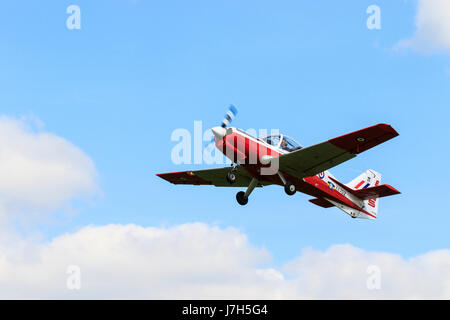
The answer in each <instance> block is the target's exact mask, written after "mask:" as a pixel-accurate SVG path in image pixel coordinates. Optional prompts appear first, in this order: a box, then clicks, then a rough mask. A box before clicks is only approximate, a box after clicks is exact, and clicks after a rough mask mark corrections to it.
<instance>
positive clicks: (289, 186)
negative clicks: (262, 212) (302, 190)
mask: <svg viewBox="0 0 450 320" xmlns="http://www.w3.org/2000/svg"><path fill="white" fill-rule="evenodd" d="M278 176H279V177H280V180H281V182H283V184H284V192H286V193H287V195H288V196H292V195H294V194H295V193H296V192H297V186H296V185H295V183H293V182H292V181H286V179H285V178H284V176H283V174H282V173H281V172H280V171H278Z"/></svg>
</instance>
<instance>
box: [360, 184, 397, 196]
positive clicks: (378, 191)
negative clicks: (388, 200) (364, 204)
mask: <svg viewBox="0 0 450 320" xmlns="http://www.w3.org/2000/svg"><path fill="white" fill-rule="evenodd" d="M353 194H354V195H355V196H357V197H358V198H360V199H363V200H368V199H375V198H382V197H388V196H393V195H396V194H400V191H398V190H397V189H395V188H394V187H391V186H390V185H388V184H382V185H381V186H377V187H371V188H366V189H360V190H356V191H353Z"/></svg>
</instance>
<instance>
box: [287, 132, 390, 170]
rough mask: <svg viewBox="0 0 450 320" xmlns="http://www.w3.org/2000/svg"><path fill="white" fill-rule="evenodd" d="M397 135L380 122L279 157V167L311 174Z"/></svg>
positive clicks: (348, 158) (326, 168) (335, 164)
mask: <svg viewBox="0 0 450 320" xmlns="http://www.w3.org/2000/svg"><path fill="white" fill-rule="evenodd" d="M396 136H398V133H397V131H395V130H394V128H392V127H391V126H390V125H387V124H384V123H381V124H377V125H375V126H372V127H369V128H366V129H362V130H358V131H355V132H352V133H349V134H346V135H343V136H340V137H337V138H334V139H331V140H328V141H325V142H322V143H319V144H316V145H313V146H310V147H307V148H303V149H300V150H298V151H294V152H292V153H288V154H284V155H282V156H280V157H279V168H280V170H281V171H283V172H286V173H288V174H290V175H292V176H294V177H297V178H305V177H309V176H313V175H315V174H318V173H319V172H322V171H324V170H328V169H330V168H332V167H334V166H337V165H338V164H340V163H342V162H345V161H347V160H350V159H352V158H354V157H356V155H357V154H359V153H361V152H364V151H366V150H368V149H370V148H373V147H375V146H377V145H379V144H380V143H383V142H385V141H387V140H390V139H392V138H394V137H396Z"/></svg>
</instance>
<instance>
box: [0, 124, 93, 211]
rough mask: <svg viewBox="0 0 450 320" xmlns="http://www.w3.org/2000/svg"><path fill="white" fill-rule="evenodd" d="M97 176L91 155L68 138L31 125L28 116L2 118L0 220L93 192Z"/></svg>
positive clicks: (0, 130)
mask: <svg viewBox="0 0 450 320" xmlns="http://www.w3.org/2000/svg"><path fill="white" fill-rule="evenodd" d="M40 126H42V125H40ZM95 176H96V170H95V167H94V164H93V162H92V161H91V159H90V158H89V157H88V156H87V155H85V154H84V153H83V152H82V151H81V150H80V149H79V148H77V147H76V146H74V145H73V144H71V143H70V142H68V141H66V140H64V139H63V138H61V137H58V136H56V135H54V134H51V133H47V132H43V131H41V130H33V129H32V128H31V125H30V123H29V121H27V120H23V119H22V120H18V119H13V118H9V117H4V116H3V117H0V220H4V219H5V218H11V216H17V215H18V214H19V213H22V212H26V214H27V215H28V217H30V216H31V215H38V214H42V213H47V212H50V211H52V210H55V209H58V208H59V207H60V206H62V205H64V204H66V203H67V202H68V201H69V200H71V199H73V198H77V197H80V196H85V195H92V194H93V193H95V192H96V191H97V187H96V184H95ZM2 218H3V219H2Z"/></svg>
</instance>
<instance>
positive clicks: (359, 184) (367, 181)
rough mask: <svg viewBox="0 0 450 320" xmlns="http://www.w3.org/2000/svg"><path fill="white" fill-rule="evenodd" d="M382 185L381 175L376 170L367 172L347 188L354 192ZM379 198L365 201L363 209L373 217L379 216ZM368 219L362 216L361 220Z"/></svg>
mask: <svg viewBox="0 0 450 320" xmlns="http://www.w3.org/2000/svg"><path fill="white" fill-rule="evenodd" d="M380 184H381V173H378V172H376V171H374V170H370V169H369V170H367V171H365V172H364V173H362V174H361V175H359V176H358V177H356V178H355V179H353V180H352V181H351V182H349V183H347V186H348V187H350V188H352V189H354V190H362V189H367V188H371V187H377V186H379V185H380ZM379 202H380V201H379V200H378V198H374V199H367V200H364V202H363V203H364V206H363V209H364V210H366V211H367V212H369V213H370V214H371V215H374V216H375V217H376V216H377V213H378V204H379ZM364 217H367V216H365V215H361V216H360V218H364Z"/></svg>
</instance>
